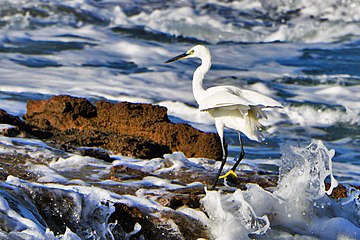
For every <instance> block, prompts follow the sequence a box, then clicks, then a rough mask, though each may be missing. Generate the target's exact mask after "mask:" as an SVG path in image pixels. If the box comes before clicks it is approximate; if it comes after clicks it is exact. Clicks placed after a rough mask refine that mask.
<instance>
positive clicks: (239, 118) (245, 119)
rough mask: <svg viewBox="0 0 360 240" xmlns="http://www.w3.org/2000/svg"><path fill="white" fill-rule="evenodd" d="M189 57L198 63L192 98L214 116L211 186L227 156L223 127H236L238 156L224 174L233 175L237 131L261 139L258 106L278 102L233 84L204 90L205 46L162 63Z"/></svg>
mask: <svg viewBox="0 0 360 240" xmlns="http://www.w3.org/2000/svg"><path fill="white" fill-rule="evenodd" d="M190 57H197V58H200V59H201V65H200V66H199V67H198V68H197V69H196V70H195V72H194V75H193V82H192V88H193V94H194V97H195V100H196V102H197V103H198V104H199V110H200V111H207V112H208V113H209V114H210V115H211V116H212V117H213V118H214V120H215V126H216V130H217V132H218V134H219V137H220V140H221V144H222V151H223V161H222V164H221V166H220V169H219V172H218V174H217V177H216V180H215V183H214V185H213V187H215V185H216V183H217V181H218V179H219V176H220V174H221V171H222V169H223V166H224V164H225V162H226V158H227V154H226V150H225V144H224V127H227V128H229V129H233V130H236V131H237V132H238V134H239V140H240V145H241V152H240V156H239V159H238V160H237V162H236V163H235V165H234V167H233V168H232V169H231V170H230V171H229V172H228V173H227V174H225V175H224V177H226V176H227V175H228V174H233V175H235V176H236V174H235V169H236V167H237V165H238V164H239V163H240V161H241V159H242V158H243V157H244V155H245V153H244V149H243V146H242V140H241V135H240V132H242V133H244V134H245V135H246V136H247V137H248V138H249V139H251V140H254V141H257V142H261V141H262V140H264V137H263V136H262V134H261V132H260V127H261V125H260V123H259V121H258V119H259V117H265V118H266V115H265V113H264V112H263V111H262V109H264V108H279V107H282V105H281V104H280V103H279V102H278V101H276V100H274V99H272V98H270V97H267V96H265V95H263V94H260V93H257V92H255V91H250V90H245V89H240V88H237V87H234V86H217V87H211V88H208V89H204V88H203V79H204V76H205V74H206V73H207V72H208V71H209V69H210V67H211V55H210V52H209V49H208V48H207V47H205V46H203V45H196V46H194V47H192V48H191V49H190V50H188V51H187V52H186V53H183V54H181V55H179V56H176V57H174V58H172V59H170V60H168V61H166V63H169V62H173V61H176V60H180V59H184V58H190Z"/></svg>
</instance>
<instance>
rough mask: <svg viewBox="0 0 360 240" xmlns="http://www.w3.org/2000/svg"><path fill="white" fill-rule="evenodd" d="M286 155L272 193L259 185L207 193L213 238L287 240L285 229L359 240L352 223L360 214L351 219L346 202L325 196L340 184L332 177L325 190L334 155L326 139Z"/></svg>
mask: <svg viewBox="0 0 360 240" xmlns="http://www.w3.org/2000/svg"><path fill="white" fill-rule="evenodd" d="M283 154H284V155H283V162H282V165H281V167H280V169H281V172H280V180H279V183H278V186H277V187H276V188H275V189H274V191H272V192H270V191H267V190H264V189H263V188H261V187H259V186H258V185H257V184H248V185H247V190H246V191H241V190H237V191H236V192H234V193H233V194H222V193H221V192H220V191H206V197H205V198H204V199H202V206H203V207H204V209H205V211H206V212H207V214H208V216H209V217H208V218H207V219H206V220H205V223H206V224H208V225H209V226H210V229H211V232H212V234H213V236H214V238H216V239H239V238H241V239H249V238H250V235H249V234H258V235H262V234H266V235H267V237H268V238H271V239H282V238H278V237H279V235H280V236H286V234H284V233H282V232H284V231H285V232H288V233H291V235H293V234H300V235H302V236H309V237H310V236H314V237H320V239H342V238H343V239H357V237H358V236H359V233H360V228H359V227H358V226H356V225H355V224H354V222H353V221H352V220H351V219H352V217H353V216H355V218H356V216H357V213H356V211H355V212H353V213H352V215H353V216H349V215H348V214H349V213H348V212H347V210H344V209H343V207H342V204H341V203H339V202H336V201H334V200H331V199H330V198H329V197H327V195H326V194H330V193H331V190H332V187H334V186H336V180H335V179H333V177H331V187H330V189H329V190H328V191H325V185H324V180H325V178H326V176H327V175H331V176H332V173H331V172H332V170H331V163H330V162H331V158H332V157H333V155H334V152H333V151H332V150H330V151H329V150H328V149H327V148H326V147H325V146H324V145H323V144H322V142H321V141H313V143H312V144H310V145H309V146H308V147H306V148H303V149H302V148H295V147H292V148H287V149H286V150H284V153H283ZM325 193H326V194H325ZM351 201H354V200H351ZM354 208H356V206H355V207H354ZM349 211H352V210H349ZM345 216H347V217H346V218H345ZM349 219H350V220H349ZM270 225H271V229H270V228H269V226H270ZM286 239H287V238H286Z"/></svg>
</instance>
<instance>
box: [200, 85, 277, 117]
mask: <svg viewBox="0 0 360 240" xmlns="http://www.w3.org/2000/svg"><path fill="white" fill-rule="evenodd" d="M252 106H258V107H282V106H281V104H280V103H279V102H278V101H276V100H274V99H272V98H269V97H267V96H265V95H263V94H260V93H257V92H254V91H251V90H244V89H240V88H237V87H233V86H218V87H212V88H209V89H207V90H206V91H205V97H203V98H202V99H201V100H200V102H199V109H200V111H207V110H210V109H214V108H228V109H232V108H234V109H235V108H241V109H242V110H245V109H250V107H252Z"/></svg>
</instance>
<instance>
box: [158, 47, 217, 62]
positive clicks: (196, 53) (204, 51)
mask: <svg viewBox="0 0 360 240" xmlns="http://www.w3.org/2000/svg"><path fill="white" fill-rule="evenodd" d="M194 57H197V58H200V59H204V58H205V57H208V58H210V52H209V49H208V48H207V47H205V46H204V45H196V46H194V47H192V48H190V49H189V50H188V51H187V52H185V53H182V54H180V55H178V56H176V57H173V58H171V59H169V60H167V61H166V62H165V63H171V62H175V61H177V60H181V59H185V58H194Z"/></svg>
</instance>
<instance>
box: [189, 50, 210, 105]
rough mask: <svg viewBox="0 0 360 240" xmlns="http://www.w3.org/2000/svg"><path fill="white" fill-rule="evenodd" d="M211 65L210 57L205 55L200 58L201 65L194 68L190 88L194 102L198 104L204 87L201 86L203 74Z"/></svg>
mask: <svg viewBox="0 0 360 240" xmlns="http://www.w3.org/2000/svg"><path fill="white" fill-rule="evenodd" d="M210 67H211V57H210V56H206V57H203V58H201V65H200V66H199V67H198V68H197V69H196V70H195V72H194V75H193V81H192V89H193V94H194V97H195V100H196V102H197V103H198V104H199V102H200V101H201V98H202V97H203V93H204V92H205V89H204V88H203V80H204V76H205V74H206V73H207V72H208V71H209V69H210Z"/></svg>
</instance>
